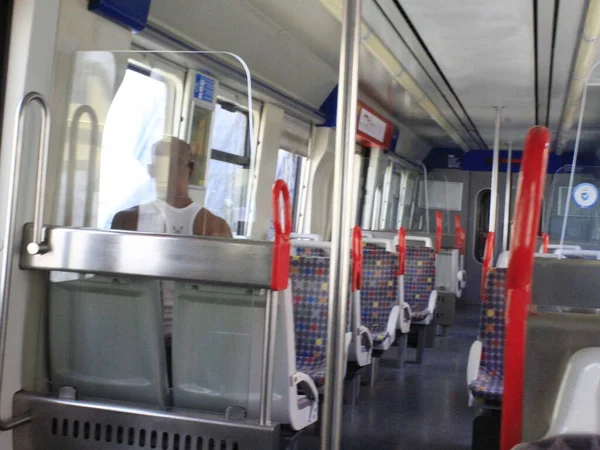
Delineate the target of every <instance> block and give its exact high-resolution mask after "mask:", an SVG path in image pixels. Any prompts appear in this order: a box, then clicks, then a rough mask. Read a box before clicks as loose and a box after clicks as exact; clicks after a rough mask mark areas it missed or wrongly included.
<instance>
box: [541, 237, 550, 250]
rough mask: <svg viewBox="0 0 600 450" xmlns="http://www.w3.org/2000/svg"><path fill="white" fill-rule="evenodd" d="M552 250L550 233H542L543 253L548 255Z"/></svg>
mask: <svg viewBox="0 0 600 450" xmlns="http://www.w3.org/2000/svg"><path fill="white" fill-rule="evenodd" d="M549 248H550V235H549V234H548V233H542V253H548V249H549Z"/></svg>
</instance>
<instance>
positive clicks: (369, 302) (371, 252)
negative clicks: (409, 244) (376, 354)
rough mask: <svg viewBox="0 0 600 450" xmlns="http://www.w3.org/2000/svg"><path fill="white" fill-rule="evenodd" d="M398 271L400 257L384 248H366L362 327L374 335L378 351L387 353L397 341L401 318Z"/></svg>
mask: <svg viewBox="0 0 600 450" xmlns="http://www.w3.org/2000/svg"><path fill="white" fill-rule="evenodd" d="M397 267H398V256H397V255H395V254H393V253H390V252H387V251H385V250H383V249H381V248H380V247H374V248H372V247H367V246H365V250H364V251H363V282H362V288H361V292H360V299H361V302H360V305H361V319H362V320H361V323H362V325H364V326H365V327H367V328H368V329H369V331H370V332H371V335H372V337H373V346H374V349H376V350H387V349H388V348H389V347H390V345H391V344H392V343H393V342H394V340H395V337H396V336H395V335H396V323H397V321H398V314H399V299H398V276H397V274H396V269H397Z"/></svg>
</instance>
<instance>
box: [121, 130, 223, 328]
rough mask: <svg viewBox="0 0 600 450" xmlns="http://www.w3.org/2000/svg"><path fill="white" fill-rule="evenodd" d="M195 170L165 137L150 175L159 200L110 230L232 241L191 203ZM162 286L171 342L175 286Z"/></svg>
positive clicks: (183, 150)
mask: <svg viewBox="0 0 600 450" xmlns="http://www.w3.org/2000/svg"><path fill="white" fill-rule="evenodd" d="M194 168H195V164H194V158H193V155H192V153H191V151H190V147H189V145H188V144H186V143H185V142H184V141H182V140H181V139H178V138H175V137H165V138H163V139H161V140H160V141H159V142H157V143H156V144H154V148H153V167H152V170H151V171H152V172H154V173H153V174H152V175H153V177H154V179H155V180H156V184H157V191H158V196H159V197H160V198H158V199H157V200H154V201H153V202H150V203H146V204H144V205H139V206H134V207H133V208H130V209H127V210H125V211H121V212H119V213H117V214H116V215H115V217H114V218H113V221H112V226H111V228H112V229H114V230H127V231H144V232H148V233H167V234H182V235H188V236H191V235H197V236H213V237H223V238H232V237H233V236H232V233H231V229H230V228H229V225H228V224H227V222H225V221H224V220H223V219H221V218H220V217H217V216H215V215H214V214H212V213H211V212H210V211H208V210H207V209H205V208H203V207H202V206H201V205H199V204H198V203H195V202H194V201H192V199H190V197H189V195H188V188H189V182H190V179H191V178H192V176H193V174H194ZM161 285H162V286H161V293H162V301H163V316H164V323H165V336H166V337H167V339H170V336H171V330H172V323H173V300H174V297H175V283H174V282H172V281H162V282H161Z"/></svg>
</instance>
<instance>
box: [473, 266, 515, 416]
mask: <svg viewBox="0 0 600 450" xmlns="http://www.w3.org/2000/svg"><path fill="white" fill-rule="evenodd" d="M506 273H507V269H498V268H496V269H490V271H489V272H488V273H487V276H486V283H485V292H484V294H485V295H484V297H483V298H482V299H481V318H480V322H479V339H480V340H481V344H482V349H481V362H480V364H479V375H478V377H477V379H476V380H475V381H473V382H472V383H471V385H470V388H471V393H472V394H473V397H475V398H476V399H477V400H478V401H479V402H480V403H481V404H483V405H485V406H490V407H499V406H500V405H501V404H502V380H503V378H504V310H505V308H504V289H505V284H506Z"/></svg>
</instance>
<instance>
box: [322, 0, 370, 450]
mask: <svg viewBox="0 0 600 450" xmlns="http://www.w3.org/2000/svg"><path fill="white" fill-rule="evenodd" d="M343 4H344V7H343V16H342V17H343V18H342V37H341V47H340V69H339V92H338V105H337V127H336V134H335V170H334V175H333V186H334V187H333V200H332V207H331V211H332V216H333V217H332V224H331V230H332V233H331V258H330V265H329V276H330V282H329V296H328V298H329V305H328V317H327V350H326V351H327V358H326V359H327V364H326V370H325V379H326V383H325V399H324V401H323V409H322V412H323V416H322V423H321V446H320V448H321V450H337V449H339V448H340V436H341V428H342V397H343V387H344V386H343V381H344V370H345V366H346V354H345V353H346V352H345V345H344V342H345V339H346V338H345V335H346V323H345V322H346V307H347V302H346V299H347V298H348V293H349V284H350V283H349V281H350V280H349V275H350V258H348V255H349V254H350V249H351V248H352V247H351V240H352V236H351V234H350V233H351V230H352V227H353V226H354V225H355V222H354V219H353V217H352V207H351V205H350V201H351V198H350V197H351V196H350V195H345V193H351V192H354V190H353V185H354V184H353V183H354V181H353V178H354V148H355V146H356V114H357V106H356V105H357V99H358V63H359V51H360V31H361V11H362V9H361V4H362V2H361V0H346V1H344V2H343Z"/></svg>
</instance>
